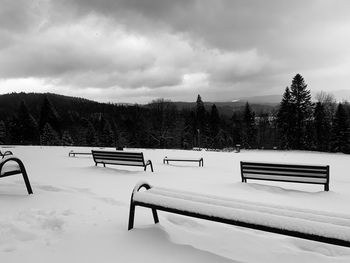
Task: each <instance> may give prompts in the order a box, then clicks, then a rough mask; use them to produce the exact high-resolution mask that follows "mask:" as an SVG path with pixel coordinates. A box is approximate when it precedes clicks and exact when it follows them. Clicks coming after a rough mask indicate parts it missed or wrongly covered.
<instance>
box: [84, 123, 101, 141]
mask: <svg viewBox="0 0 350 263" xmlns="http://www.w3.org/2000/svg"><path fill="white" fill-rule="evenodd" d="M86 124H87V127H86V133H85V142H86V144H87V146H90V147H93V146H97V145H98V138H97V135H96V131H95V128H94V126H93V125H92V123H91V122H90V121H87V123H86Z"/></svg>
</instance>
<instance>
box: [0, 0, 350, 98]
mask: <svg viewBox="0 0 350 263" xmlns="http://www.w3.org/2000/svg"><path fill="white" fill-rule="evenodd" d="M349 14H350V1H348V0H315V1H313V0H307V1H305V0H293V1H282V0H264V1H262V0H250V1H246V0H241V1H237V0H38V1H37V0H0V92H1V94H3V93H8V92H14V91H15V92H20V91H24V92H53V93H59V94H64V95H71V96H79V97H84V98H89V99H94V100H97V101H104V102H107V101H109V102H131V103H134V102H137V103H146V102H150V101H151V100H153V99H156V98H166V99H171V100H173V101H176V100H184V101H195V100H196V97H197V94H201V96H202V98H203V100H205V101H230V100H233V99H236V98H238V97H246V96H257V95H270V94H282V93H283V91H284V89H285V87H286V86H289V85H290V84H291V81H292V78H293V76H294V75H295V74H297V73H300V74H301V75H302V76H303V77H304V79H305V81H306V83H307V84H308V87H309V89H311V91H312V92H313V94H315V93H317V92H318V91H321V90H323V91H326V92H333V93H335V94H344V93H340V91H341V90H343V91H350V15H349ZM349 94H350V93H349ZM339 99H342V98H339ZM347 99H349V98H347Z"/></svg>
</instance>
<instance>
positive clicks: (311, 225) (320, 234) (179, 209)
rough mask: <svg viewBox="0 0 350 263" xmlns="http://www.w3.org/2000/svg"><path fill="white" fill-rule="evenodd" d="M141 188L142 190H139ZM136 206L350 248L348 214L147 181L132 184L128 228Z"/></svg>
mask: <svg viewBox="0 0 350 263" xmlns="http://www.w3.org/2000/svg"><path fill="white" fill-rule="evenodd" d="M142 188H144V189H145V191H140V190H141V189H142ZM136 206H140V207H146V208H150V209H152V214H153V219H154V223H158V222H159V217H158V214H157V210H160V211H165V212H169V213H175V214H179V215H184V216H190V217H195V218H200V219H206V220H210V221H215V222H219V223H225V224H230V225H235V226H240V227H246V228H251V229H255V230H261V231H267V232H271V233H276V234H282V235H287V236H292V237H298V238H303V239H308V240H313V241H318V242H324V243H328V244H333V245H339V246H345V247H350V215H344V214H335V213H329V212H324V211H316V210H308V209H301V208H300V209H298V208H292V207H286V206H284V205H281V206H278V205H268V204H262V203H254V202H249V201H244V200H235V199H229V198H221V197H217V196H210V195H203V194H196V193H190V192H182V191H177V190H172V189H167V188H161V187H151V186H150V185H149V184H147V183H139V184H137V185H136V186H135V188H134V190H133V192H132V195H131V201H130V212H129V224H128V230H131V229H132V228H133V227H134V217H135V208H136Z"/></svg>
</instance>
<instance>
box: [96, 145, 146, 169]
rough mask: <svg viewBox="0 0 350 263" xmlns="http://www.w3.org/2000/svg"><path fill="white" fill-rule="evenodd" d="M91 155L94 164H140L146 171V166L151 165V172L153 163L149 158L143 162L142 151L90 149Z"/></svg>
mask: <svg viewBox="0 0 350 263" xmlns="http://www.w3.org/2000/svg"><path fill="white" fill-rule="evenodd" d="M91 153H92V157H93V158H94V162H95V165H97V164H98V163H101V164H103V166H104V167H106V164H114V165H128V166H141V167H143V168H144V171H146V168H147V166H148V165H149V166H150V167H151V171H152V172H153V165H152V161H151V160H147V161H146V162H145V160H144V158H143V153H142V152H125V151H119V152H118V151H115V152H112V151H95V150H92V151H91Z"/></svg>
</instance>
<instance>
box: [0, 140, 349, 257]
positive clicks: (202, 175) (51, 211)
mask: <svg viewBox="0 0 350 263" xmlns="http://www.w3.org/2000/svg"><path fill="white" fill-rule="evenodd" d="M72 149H75V150H80V151H88V150H89V148H71V147H67V148H65V147H34V146H30V147H24V146H17V147H12V148H9V150H11V151H12V152H14V154H15V155H16V156H18V157H20V158H21V159H22V160H23V162H24V164H25V166H26V168H27V171H28V175H29V178H30V181H31V184H32V187H33V191H34V195H31V196H29V195H27V193H26V189H25V186H24V183H23V179H22V178H21V176H20V175H16V176H11V177H7V178H1V179H0V258H1V262H6V263H8V262H9V263H11V262H22V261H23V260H26V261H27V262H30V263H31V262H33V263H34V262H36V263H38V262H39V263H40V262H53V263H56V262H57V263H58V262H84V263H85V262H103V263H105V262H106V263H108V262H151V261H152V262H156V263H157V262H350V249H348V248H342V247H336V246H332V245H326V244H320V243H317V242H312V241H305V240H301V239H295V238H291V237H286V236H281V235H275V234H270V233H265V232H259V231H253V230H249V229H243V228H238V227H234V226H229V225H224V224H219V223H215V222H208V221H205V220H199V219H193V218H188V217H183V216H179V215H174V214H167V213H162V212H160V213H159V215H160V224H158V225H154V224H153V220H152V215H151V213H150V211H149V210H148V209H143V208H138V209H137V210H136V218H135V228H134V229H133V230H132V231H127V221H128V213H129V202H130V195H131V192H132V189H133V188H134V186H135V184H136V183H137V182H139V181H147V182H149V183H151V184H152V185H156V186H159V187H165V188H173V189H178V190H179V191H190V192H197V193H200V194H203V195H208V196H211V195H216V196H221V197H222V198H228V199H235V200H237V199H238V200H242V202H245V203H246V204H250V203H251V202H254V203H255V202H259V203H265V204H269V205H274V206H276V207H281V206H285V207H291V208H293V209H296V210H298V211H303V210H321V211H322V213H323V214H325V215H339V214H340V215H342V214H345V215H346V216H350V207H349V203H350V176H349V174H348V170H349V169H348V165H349V161H348V160H349V156H347V155H343V154H328V153H316V152H297V151H291V152H280V151H244V150H243V151H241V153H237V154H236V153H220V152H205V151H201V152H199V151H181V150H145V149H131V150H133V151H143V152H144V154H145V158H146V159H151V160H152V162H153V165H154V169H155V172H154V173H151V172H150V171H146V172H144V171H143V169H142V168H140V167H128V166H108V165H107V168H103V167H101V166H100V167H95V166H94V163H93V161H92V158H91V157H89V156H78V157H68V152H69V151H70V150H72ZM4 150H5V149H4ZM164 156H182V157H188V158H190V157H193V158H195V157H203V158H204V167H198V163H172V164H169V165H166V164H163V163H162V160H163V158H164ZM241 160H245V161H267V162H284V163H288V162H291V163H308V164H329V165H330V167H331V172H330V191H329V192H324V191H323V186H321V185H308V184H292V183H279V182H263V181H261V182H260V181H248V183H247V184H243V183H241V182H240V181H241V179H240V171H239V161H241Z"/></svg>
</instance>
